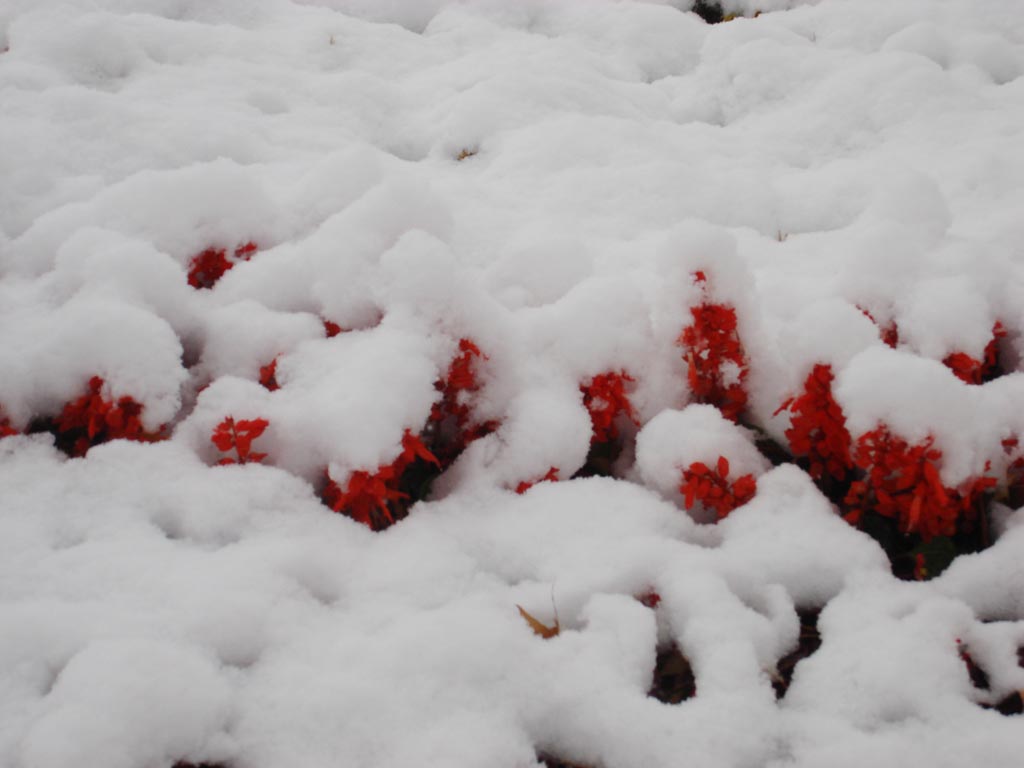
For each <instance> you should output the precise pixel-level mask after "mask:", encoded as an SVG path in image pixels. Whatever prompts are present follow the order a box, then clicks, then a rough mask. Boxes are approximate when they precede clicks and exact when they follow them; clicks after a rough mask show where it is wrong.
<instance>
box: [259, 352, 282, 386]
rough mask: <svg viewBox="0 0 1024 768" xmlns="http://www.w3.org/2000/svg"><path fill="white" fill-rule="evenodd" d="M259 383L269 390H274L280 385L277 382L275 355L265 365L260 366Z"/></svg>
mask: <svg viewBox="0 0 1024 768" xmlns="http://www.w3.org/2000/svg"><path fill="white" fill-rule="evenodd" d="M260 384H262V385H263V387H264V389H266V390H268V391H269V392H274V391H276V390H278V389H280V388H281V385H280V384H278V383H277V358H276V357H275V358H274V359H273V360H271V361H270V362H269V363H267V364H266V365H262V366H260Z"/></svg>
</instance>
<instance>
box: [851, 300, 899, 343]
mask: <svg viewBox="0 0 1024 768" xmlns="http://www.w3.org/2000/svg"><path fill="white" fill-rule="evenodd" d="M857 309H859V310H860V311H861V312H863V313H864V315H865V317H867V319H868V320H870V321H871V322H872V323H874V324H875V325H876V326H877V327H878V335H879V337H880V338H881V339H882V341H883V342H884V343H885V344H887V345H888V346H890V347H892V348H893V349H896V345H897V344H899V343H900V331H899V328H897V327H896V321H895V320H891V321H889V324H888V325H880V324H879V322H878V321H877V320H875V316H874V315H872V314H871V313H870V312H868V311H867V310H866V309H864V307H857Z"/></svg>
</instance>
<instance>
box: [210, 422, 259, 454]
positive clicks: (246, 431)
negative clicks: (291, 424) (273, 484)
mask: <svg viewBox="0 0 1024 768" xmlns="http://www.w3.org/2000/svg"><path fill="white" fill-rule="evenodd" d="M269 425H270V422H269V421H267V420H266V419H240V420H238V421H235V420H234V419H233V418H232V417H231V416H228V417H227V418H226V419H224V421H222V422H221V423H220V424H218V425H217V426H216V427H215V428H214V430H213V434H212V435H210V442H212V443H213V444H214V445H215V446H217V449H218V450H220V451H221V452H223V453H227V452H228V451H231V450H233V451H234V452H235V456H234V457H232V456H225V457H224V458H222V459H220V461H218V462H217V463H218V464H258V463H259V462H261V461H263V460H264V459H265V458H267V454H265V453H253V451H252V442H253V440H255V439H256V438H257V437H259V436H260V435H262V434H263V432H264V430H266V428H267V427H268V426H269Z"/></svg>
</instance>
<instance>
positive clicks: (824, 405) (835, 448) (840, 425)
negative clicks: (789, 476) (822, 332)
mask: <svg viewBox="0 0 1024 768" xmlns="http://www.w3.org/2000/svg"><path fill="white" fill-rule="evenodd" d="M834 378H835V377H834V376H833V375H832V366H831V365H822V364H818V365H815V366H814V368H813V369H812V370H811V372H810V374H808V376H807V380H806V381H805V382H804V391H803V394H801V395H800V396H799V397H795V398H791V399H789V400H787V401H786V402H784V403H783V404H782V406H781V407H780V408H779V410H778V411H776V413H779V412H781V411H784V410H788V411H790V412H791V413H792V418H791V422H790V428H789V429H787V430H786V439H787V440H788V441H789V449H790V450H791V451H792V452H793V455H794V456H800V457H806V458H807V459H808V461H809V462H810V467H809V468H808V474H810V476H811V477H812V478H814V479H815V480H821V479H822V478H823V477H824V476H825V475H826V474H828V475H830V476H832V477H833V478H835V479H836V480H837V481H839V482H843V481H844V480H845V479H846V477H847V475H848V474H849V472H850V471H851V470H852V469H853V459H852V458H851V456H850V444H851V438H850V433H849V432H848V431H847V429H846V417H845V416H844V415H843V409H842V408H840V407H839V404H838V403H837V402H836V401H835V398H834V397H833V396H832V381H833V379H834Z"/></svg>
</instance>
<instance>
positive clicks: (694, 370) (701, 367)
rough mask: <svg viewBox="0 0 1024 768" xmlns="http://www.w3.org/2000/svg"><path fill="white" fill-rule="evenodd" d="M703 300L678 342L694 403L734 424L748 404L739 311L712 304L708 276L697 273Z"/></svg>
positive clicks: (745, 364) (726, 306) (696, 307)
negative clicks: (707, 406)
mask: <svg viewBox="0 0 1024 768" xmlns="http://www.w3.org/2000/svg"><path fill="white" fill-rule="evenodd" d="M694 280H695V282H696V283H697V284H698V285H699V286H700V288H701V292H702V294H703V300H702V302H701V303H700V304H698V305H697V306H695V307H690V314H691V315H692V316H693V322H692V323H691V324H690V325H688V326H687V327H686V328H684V329H683V332H682V333H681V334H680V336H679V339H678V341H677V343H678V344H679V345H680V346H681V347H683V350H684V359H685V360H686V363H687V378H688V379H689V382H690V389H691V390H692V392H693V396H694V400H695V401H696V402H698V403H710V404H711V405H713V406H715V407H716V408H718V409H719V410H720V411H721V412H722V414H723V415H724V416H725V417H726V418H727V419H730V420H732V421H738V420H739V417H740V414H741V413H743V409H744V408H745V407H746V405H747V392H746V388H745V383H746V378H747V372H748V371H747V357H746V353H745V352H744V351H743V345H742V343H741V342H740V337H739V333H738V331H737V320H736V310H735V309H734V308H733V307H731V306H729V305H728V304H717V303H714V302H711V301H710V300H709V297H708V285H707V277H706V276H705V274H704V273H703V272H696V273H694Z"/></svg>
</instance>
